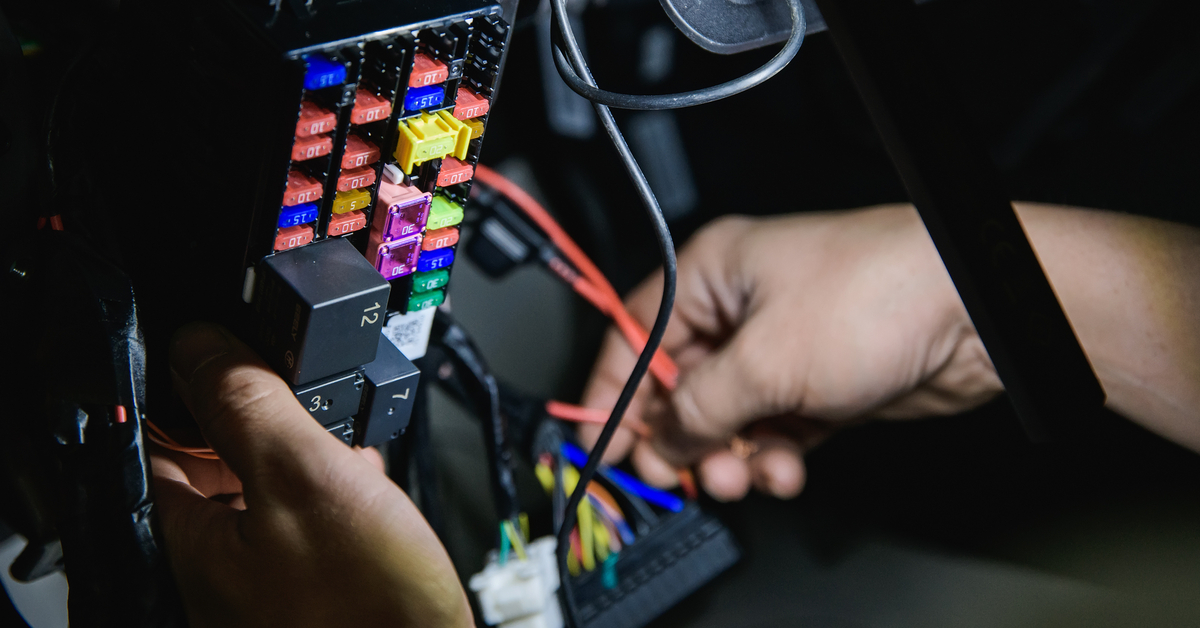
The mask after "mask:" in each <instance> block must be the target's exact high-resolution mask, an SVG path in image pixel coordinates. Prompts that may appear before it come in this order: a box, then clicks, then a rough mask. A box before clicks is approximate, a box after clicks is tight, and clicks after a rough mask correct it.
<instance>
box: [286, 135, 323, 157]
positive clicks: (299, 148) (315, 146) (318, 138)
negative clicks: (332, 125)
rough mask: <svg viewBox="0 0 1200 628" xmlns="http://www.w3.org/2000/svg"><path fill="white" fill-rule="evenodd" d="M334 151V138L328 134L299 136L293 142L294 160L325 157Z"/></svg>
mask: <svg viewBox="0 0 1200 628" xmlns="http://www.w3.org/2000/svg"><path fill="white" fill-rule="evenodd" d="M332 152H333V138H332V137H329V136H328V135H314V136H312V137H298V138H296V143H295V144H292V161H305V160H307V159H315V158H317V157H324V156H325V155H328V154H329V153H332Z"/></svg>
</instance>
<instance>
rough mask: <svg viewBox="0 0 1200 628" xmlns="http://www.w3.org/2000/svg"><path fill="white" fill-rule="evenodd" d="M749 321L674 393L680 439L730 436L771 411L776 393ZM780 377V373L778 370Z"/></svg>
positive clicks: (686, 375) (698, 365)
mask: <svg viewBox="0 0 1200 628" xmlns="http://www.w3.org/2000/svg"><path fill="white" fill-rule="evenodd" d="M753 323H754V321H753V320H752V319H751V320H747V321H746V322H745V323H744V324H743V325H742V326H741V327H740V328H739V329H738V331H737V333H735V334H734V336H733V337H732V338H730V340H729V341H728V342H727V343H725V345H724V346H722V347H721V348H720V349H718V350H717V351H715V352H713V353H711V354H709V355H708V356H706V357H705V358H704V359H702V360H700V361H699V362H697V363H696V364H694V365H693V366H692V367H691V368H690V369H688V371H687V372H686V373H684V374H683V376H682V377H681V379H680V381H679V386H678V387H677V388H676V389H675V391H674V393H673V394H672V395H671V405H672V406H673V409H674V414H675V419H676V421H677V425H676V426H674V427H675V430H676V431H678V432H679V434H678V435H676V436H677V437H678V438H679V439H680V442H679V443H678V445H686V444H687V442H688V441H724V440H725V439H726V438H728V437H729V436H730V435H731V434H734V433H736V432H737V431H738V430H740V429H741V428H742V427H743V426H745V425H746V424H747V423H750V422H751V421H754V420H755V419H758V418H761V417H762V416H765V415H767V414H769V413H770V412H771V409H770V407H769V404H770V403H771V399H773V398H774V397H775V395H774V394H773V392H774V391H772V390H771V389H772V387H773V384H772V377H773V375H772V374H771V373H769V372H767V371H769V369H770V367H769V365H767V364H765V363H764V358H763V356H764V354H765V352H764V351H763V350H762V348H763V345H762V343H760V342H758V341H757V340H756V339H755V338H754V331H753V330H754V327H755V326H754V324H753ZM774 379H778V374H774Z"/></svg>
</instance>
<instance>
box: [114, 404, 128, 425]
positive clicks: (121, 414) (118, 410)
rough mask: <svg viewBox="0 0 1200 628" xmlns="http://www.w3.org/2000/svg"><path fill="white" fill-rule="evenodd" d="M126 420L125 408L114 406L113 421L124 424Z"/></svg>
mask: <svg viewBox="0 0 1200 628" xmlns="http://www.w3.org/2000/svg"><path fill="white" fill-rule="evenodd" d="M125 418H126V413H125V406H113V421H115V422H117V423H124V422H125Z"/></svg>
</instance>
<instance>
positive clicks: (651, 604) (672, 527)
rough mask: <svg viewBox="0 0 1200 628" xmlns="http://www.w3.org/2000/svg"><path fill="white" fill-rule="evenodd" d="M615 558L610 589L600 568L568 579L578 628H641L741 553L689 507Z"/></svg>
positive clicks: (724, 532) (717, 525) (720, 528)
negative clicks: (614, 579)
mask: <svg viewBox="0 0 1200 628" xmlns="http://www.w3.org/2000/svg"><path fill="white" fill-rule="evenodd" d="M619 556H620V557H619V558H618V560H617V563H616V571H617V579H616V586H615V587H613V588H611V589H610V588H607V587H605V583H604V575H603V570H602V569H597V570H596V571H590V572H586V573H584V574H583V575H581V576H579V577H578V578H572V582H571V586H572V588H573V589H574V593H575V604H576V607H577V609H578V618H579V622H580V623H579V625H580V626H581V628H600V627H601V626H603V627H604V628H641V626H644V625H646V624H647V623H649V622H650V621H651V620H652V619H654V618H655V617H658V616H659V615H661V614H662V613H663V612H665V611H666V610H667V609H669V608H671V607H673V606H675V605H676V604H678V603H679V602H681V601H682V600H683V599H684V598H685V597H687V596H689V595H691V594H692V593H694V592H696V590H697V589H699V588H700V587H702V586H704V585H705V584H708V582H709V581H711V580H712V579H713V578H715V577H717V575H718V574H720V573H721V572H723V571H725V570H726V569H728V568H729V567H731V566H732V565H733V564H734V563H736V562H737V561H738V559H739V558H741V549H739V548H738V546H737V543H735V542H734V540H733V534H732V533H730V532H729V530H728V529H727V528H726V527H725V526H724V525H723V524H722V523H721V522H720V521H718V520H717V519H716V518H715V517H713V516H711V515H708V514H705V513H704V512H702V511H701V510H700V508H699V507H697V506H696V505H695V504H689V505H688V506H687V507H686V508H684V509H683V511H682V512H680V513H678V514H675V515H672V516H671V517H670V518H667V519H664V520H663V521H662V522H661V523H660V524H659V525H658V526H656V527H655V528H654V529H653V530H651V531H650V533H649V534H646V535H644V536H641V537H639V538H638V539H637V541H635V542H634V543H633V544H632V545H630V546H628V547H626V548H625V549H624V550H622V551H621V553H620V555H619ZM610 584H611V583H610Z"/></svg>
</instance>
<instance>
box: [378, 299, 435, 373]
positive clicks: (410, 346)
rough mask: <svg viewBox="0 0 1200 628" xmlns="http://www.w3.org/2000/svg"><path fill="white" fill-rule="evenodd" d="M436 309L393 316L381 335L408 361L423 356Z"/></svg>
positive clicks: (427, 344)
mask: <svg viewBox="0 0 1200 628" xmlns="http://www.w3.org/2000/svg"><path fill="white" fill-rule="evenodd" d="M436 312H437V308H429V309H427V310H421V311H419V312H411V313H408V314H395V315H393V316H392V317H391V318H389V319H388V321H387V325H385V326H384V328H383V335H385V336H387V338H388V340H391V341H392V344H394V345H396V348H397V349H399V350H400V353H403V354H404V357H406V358H408V359H410V360H416V359H418V358H421V357H424V356H425V350H426V349H427V348H428V347H429V334H430V332H432V331H433V316H434V314H435V313H436Z"/></svg>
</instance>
